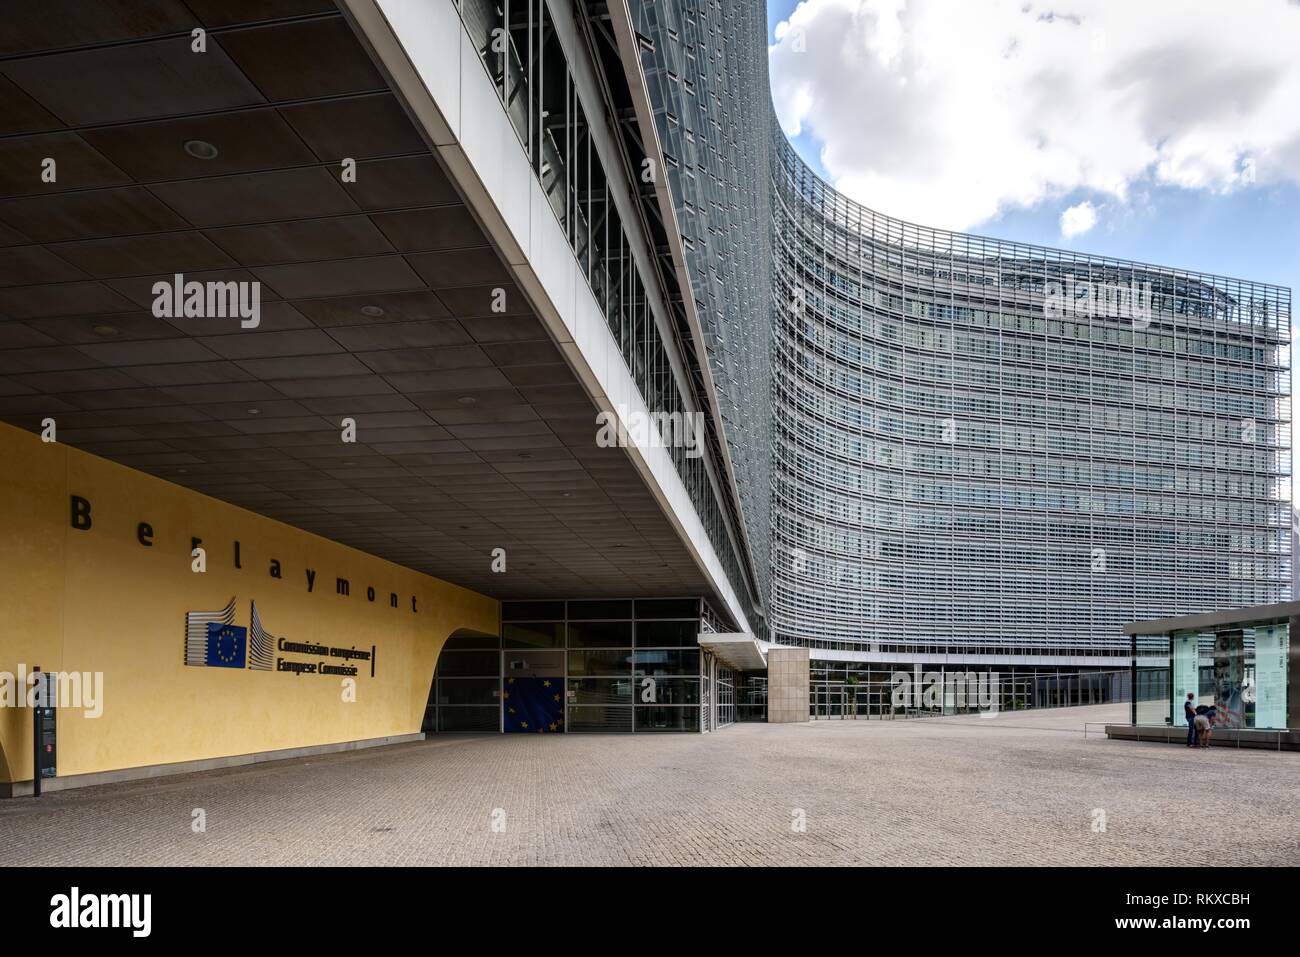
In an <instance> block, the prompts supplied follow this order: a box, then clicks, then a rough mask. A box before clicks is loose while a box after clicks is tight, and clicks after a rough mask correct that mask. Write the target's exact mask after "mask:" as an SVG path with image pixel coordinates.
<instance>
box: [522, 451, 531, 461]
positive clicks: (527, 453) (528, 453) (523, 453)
mask: <svg viewBox="0 0 1300 957" xmlns="http://www.w3.org/2000/svg"><path fill="white" fill-rule="evenodd" d="M519 457H520V458H521V459H531V458H532V457H533V453H532V452H520V453H519Z"/></svg>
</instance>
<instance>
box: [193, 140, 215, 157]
mask: <svg viewBox="0 0 1300 957" xmlns="http://www.w3.org/2000/svg"><path fill="white" fill-rule="evenodd" d="M185 152H187V153H189V154H190V155H191V156H193V157H194V158H195V159H201V160H210V159H216V158H217V153H218V150H217V148H216V147H215V146H213V145H212V144H211V143H209V142H208V141H207V140H186V141H185Z"/></svg>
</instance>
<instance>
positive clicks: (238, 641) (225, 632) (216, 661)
mask: <svg viewBox="0 0 1300 957" xmlns="http://www.w3.org/2000/svg"><path fill="white" fill-rule="evenodd" d="M247 650H248V629H247V628H242V627H240V626H239V625H223V624H222V623H221V622H219V621H213V622H209V623H208V659H207V664H208V667H209V668H242V667H244V655H245V653H246V652H247Z"/></svg>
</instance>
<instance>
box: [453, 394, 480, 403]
mask: <svg viewBox="0 0 1300 957" xmlns="http://www.w3.org/2000/svg"><path fill="white" fill-rule="evenodd" d="M456 401H457V402H459V403H460V404H461V405H473V404H474V403H475V402H477V401H478V399H476V398H475V397H474V396H472V395H462V396H461V397H460V398H459V399H457V400H456Z"/></svg>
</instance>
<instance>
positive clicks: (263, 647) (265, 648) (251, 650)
mask: <svg viewBox="0 0 1300 957" xmlns="http://www.w3.org/2000/svg"><path fill="white" fill-rule="evenodd" d="M276 641H277V639H276V637H275V636H274V635H272V634H270V633H269V632H267V631H266V630H265V629H264V628H263V627H262V620H261V618H260V617H259V616H258V614H257V602H255V601H254V602H250V608H249V627H248V628H245V627H243V626H242V625H236V624H235V599H234V598H233V597H232V598H231V599H230V602H229V603H228V604H227V605H226V607H225V608H223V609H221V610H220V611H191V612H186V614H185V663H186V664H187V665H194V666H196V667H200V668H248V669H250V670H252V671H271V670H273V669H274V667H275V645H276Z"/></svg>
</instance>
